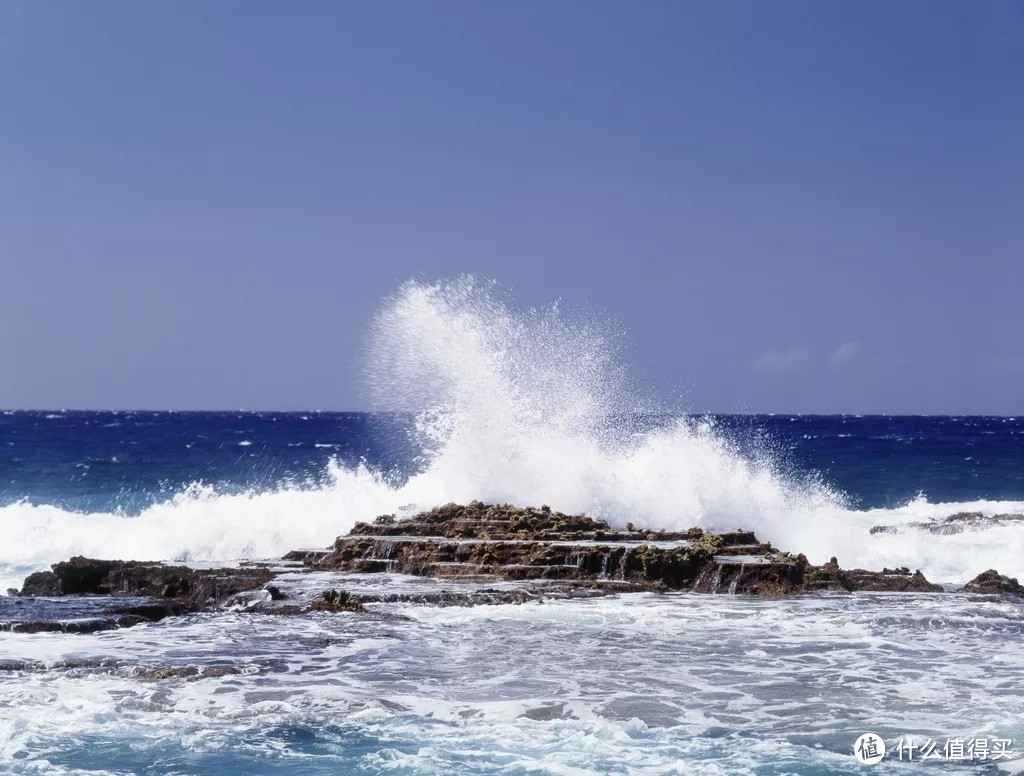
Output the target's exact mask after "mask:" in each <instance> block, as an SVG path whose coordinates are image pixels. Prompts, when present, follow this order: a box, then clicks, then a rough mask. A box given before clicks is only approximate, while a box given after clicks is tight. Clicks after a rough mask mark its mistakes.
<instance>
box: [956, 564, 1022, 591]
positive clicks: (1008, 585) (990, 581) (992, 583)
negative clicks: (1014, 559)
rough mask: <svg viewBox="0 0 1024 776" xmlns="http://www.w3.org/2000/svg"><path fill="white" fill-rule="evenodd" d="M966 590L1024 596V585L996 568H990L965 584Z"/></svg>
mask: <svg viewBox="0 0 1024 776" xmlns="http://www.w3.org/2000/svg"><path fill="white" fill-rule="evenodd" d="M964 592H965V593H983V594H986V595H1009V596H1014V597H1016V598H1024V585H1021V584H1020V583H1019V582H1018V581H1017V580H1016V579H1015V578H1011V577H1007V576H1004V575H1003V574H1000V573H999V572H998V571H996V570H995V569H989V570H988V571H983V572H982V573H980V574H978V576H976V577H975V578H974V579H972V580H971V581H970V582H968V583H967V584H966V585H964Z"/></svg>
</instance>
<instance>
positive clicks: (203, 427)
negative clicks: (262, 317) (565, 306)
mask: <svg viewBox="0 0 1024 776" xmlns="http://www.w3.org/2000/svg"><path fill="white" fill-rule="evenodd" d="M368 351H369V358H368V363H367V364H365V365H361V366H360V368H362V369H363V370H364V371H365V373H366V374H367V379H368V388H369V389H370V394H371V396H372V398H373V400H374V403H375V405H377V406H379V407H381V408H382V410H381V411H380V412H378V413H375V414H360V413H317V412H307V413H248V412H222V413H167V412H139V411H133V412H128V411H123V412H102V413H95V412H73V411H59V410H51V411H39V412H13V411H8V412H3V413H0V589H3V588H6V587H17V586H18V585H20V582H21V580H22V579H23V578H24V576H25V575H26V574H28V573H30V572H32V571H36V570H39V569H42V568H46V567H47V566H48V565H49V564H50V563H53V562H56V561H58V560H62V559H65V558H67V557H69V556H71V555H74V554H85V555H90V556H96V557H116V558H135V559H154V560H178V561H187V562H197V563H198V562H220V563H233V562H237V561H240V560H245V559H267V558H276V557H279V556H280V555H281V554H283V553H284V552H286V551H288V550H291V549H296V548H300V547H322V546H326V545H327V544H329V543H330V542H331V541H333V539H334V537H335V536H337V535H339V534H341V533H344V532H345V531H346V530H347V529H348V528H349V527H350V526H351V525H352V524H353V523H354V522H355V521H356V520H365V519H369V518H372V517H374V516H376V515H378V514H383V513H398V514H403V513H412V512H415V511H418V510H420V509H426V508H429V507H431V506H434V505H436V504H439V503H444V502H447V501H462V502H465V501H469V500H471V499H475V498H479V499H482V500H485V501H497V502H505V501H508V502H512V503H516V504H520V505H538V506H539V505H541V504H549V505H551V506H552V507H554V508H557V509H560V510H563V511H567V512H585V513H587V514H590V515H593V516H597V517H601V518H604V519H607V520H609V521H610V522H612V523H616V524H625V523H626V522H627V521H631V522H634V523H637V524H640V525H646V526H650V527H656V528H685V527H689V526H693V525H700V526H704V527H707V528H737V527H739V528H747V529H753V530H755V531H756V532H757V534H758V536H759V537H760V538H762V539H764V540H769V541H772V542H773V543H774V544H775V545H776V546H778V547H780V548H781V549H788V550H793V551H802V552H805V553H807V554H808V556H809V557H810V558H811V560H812V561H815V562H822V561H825V560H827V559H828V558H829V557H830V556H832V555H835V556H837V557H838V559H839V561H840V563H841V564H842V565H843V566H844V567H858V566H859V567H866V568H873V569H880V568H881V567H883V566H890V567H892V566H908V567H910V568H912V569H914V568H920V569H921V570H922V571H924V572H925V574H926V575H928V576H929V578H931V579H932V580H933V581H939V582H943V583H946V584H947V585H949V587H950V588H955V587H956V586H957V585H959V584H961V583H963V582H965V581H967V580H968V579H970V578H971V577H973V576H975V575H976V574H978V573H979V572H981V571H983V570H985V569H988V568H993V567H994V568H997V569H999V570H1000V571H1001V572H1003V573H1007V574H1010V575H1012V576H1021V577H1024V528H1022V527H1021V526H1019V525H1015V524H1013V523H1007V522H1003V523H999V522H998V521H994V522H991V523H988V524H979V525H976V526H972V527H971V528H970V529H969V530H966V531H963V532H961V533H958V534H950V535H946V534H936V533H933V532H930V531H928V530H927V529H926V527H923V526H922V524H925V523H927V522H928V521H930V520H936V519H942V518H945V517H947V516H949V515H952V514H954V513H957V512H963V511H970V512H981V513H982V514H984V515H988V516H993V515H998V514H1008V513H1021V512H1024V449H1022V448H1024V420H1022V419H1018V418H1001V417H880V416H871V417H860V416H848V415H846V416H830V417H813V416H730V415H726V416H715V417H695V416H691V415H688V414H687V413H686V412H685V411H684V410H683V409H680V408H673V407H667V406H664V405H662V404H660V403H659V402H658V401H656V400H655V399H652V398H651V397H650V396H649V394H648V392H647V391H646V390H645V389H644V386H642V385H638V384H637V382H636V380H635V378H634V377H633V376H632V373H631V370H630V369H629V368H628V366H627V365H626V364H625V362H624V360H623V359H622V357H621V352H620V351H621V338H620V337H619V336H618V335H617V333H616V331H615V328H614V326H612V325H610V324H608V323H607V322H605V321H601V320H599V319H594V318H593V317H587V316H577V315H572V314H569V313H567V312H565V311H564V310H561V309H559V308H558V307H551V308H548V309H543V310H532V309H531V310H523V309H520V308H518V307H516V306H515V305H514V303H513V302H512V301H511V300H510V299H509V298H508V297H507V295H506V294H505V293H504V292H502V291H501V290H500V289H498V288H496V287H495V286H493V284H488V283H481V282H480V281H478V280H474V279H472V278H461V279H458V280H455V281H448V282H444V283H437V284H422V283H411V284H407V285H405V286H403V287H402V288H401V289H400V290H399V291H398V292H397V293H396V294H395V295H394V296H393V297H392V298H390V299H388V300H386V301H385V302H384V303H383V304H382V307H381V312H380V314H379V316H378V317H377V319H376V320H375V322H374V324H373V326H372V327H371V330H370V333H369V348H368ZM877 526H886V527H887V528H888V530H886V531H874V532H872V530H871V529H872V528H874V527H877ZM285 584H286V586H287V587H288V589H289V590H290V591H291V593H292V594H293V595H294V596H296V597H299V598H301V597H303V596H313V595H315V594H316V590H314V589H310V588H309V587H308V585H309V583H308V581H304V575H300V574H294V575H291V577H289V578H287V579H286V580H285ZM332 584H334V585H335V586H340V587H344V588H346V589H350V590H353V591H358V590H360V589H373V590H380V589H384V590H389V591H394V590H416V589H427V588H430V587H431V586H436V585H437V583H436V582H433V581H431V580H423V579H414V578H406V577H397V576H391V575H365V576H355V577H338V578H337V579H334V580H332ZM452 585H455V583H449V584H447V585H446V586H447V587H451V586H452ZM23 605H25V604H22V603H19V602H18V600H17V599H14V598H0V620H2V619H5V618H8V619H9V618H12V617H15V616H17V615H16V607H18V606H23ZM53 605H58V603H54V604H53ZM61 605H63V604H61ZM74 605H75V606H78V605H82V604H74ZM370 608H371V611H370V613H369V614H336V615H329V614H320V615H309V616H303V617H301V618H283V617H271V616H267V615H260V614H255V613H247V612H245V611H229V612H223V613H218V614H207V615H200V616H194V617H188V618H174V619H170V620H165V621H163V622H161V623H156V624H151V625H144V626H137V627H135V628H130V629H125V630H120V631H112V632H104V633H97V634H92V635H64V634H31V635H30V634H18V633H7V632H0V773H13V774H29V773H33V774H36V773H41V774H119V775H120V774H262V773H266V774H270V773H275V774H276V773H295V774H348V773H367V774H382V773H396V774H428V773H437V774H449V773H454V774H461V773H466V774H508V775H515V776H518V775H519V774H547V773H550V774H572V775H574V776H575V775H577V774H634V773H636V774H684V773H685V774H689V773H697V774H705V773H708V774H717V773H721V774H773V775H774V774H832V773H863V772H866V771H868V770H870V768H869V767H868V766H862V765H859V764H858V763H857V762H856V760H855V759H854V758H853V756H852V753H851V747H852V744H853V742H854V740H855V739H856V737H857V736H858V735H859V734H860V733H865V732H873V733H877V734H879V735H881V736H882V737H883V738H884V739H885V740H886V743H887V745H888V746H889V747H890V748H892V747H894V746H895V745H896V743H897V741H898V740H899V739H900V738H901V737H907V736H913V737H914V738H915V739H917V740H919V742H923V741H925V740H927V739H928V738H932V739H935V740H937V741H938V742H939V749H940V750H941V748H942V744H944V743H945V740H946V738H957V737H959V738H966V739H970V738H976V737H985V738H988V739H1011V740H1013V741H1014V744H1013V745H1011V747H1010V749H1011V752H1012V756H1011V758H1010V759H1000V760H999V761H998V762H993V761H991V760H988V761H986V762H984V763H981V762H977V761H975V762H945V761H942V762H940V761H929V762H925V763H921V762H920V760H919V759H915V761H913V762H902V763H901V762H898V761H894V757H895V755H893V754H892V753H891V752H890V755H889V756H887V758H886V760H885V761H883V763H882V764H881V765H877V766H873V767H874V769H875V770H877V771H878V772H882V773H888V772H891V773H904V774H914V773H919V772H934V771H937V770H941V771H944V772H945V771H951V772H965V773H966V772H990V771H1009V772H1015V769H1019V768H1021V767H1022V762H1024V761H1022V760H1021V756H1022V754H1024V723H1022V720H1024V692H1022V691H1021V689H1020V688H1021V687H1024V658H1022V657H1021V652H1020V649H1019V645H1020V643H1021V637H1022V629H1024V606H1022V605H1020V604H1017V603H1013V602H1010V601H1003V600H987V599H979V598H976V597H970V596H967V595H963V594H959V593H948V594H942V595H921V596H915V597H900V596H891V595H884V594H874V595H870V594H857V595H852V596H822V597H812V598H803V599H799V600H790V601H765V600H758V599H748V598H744V597H740V596H728V595H721V596H690V595H683V594H666V595H648V594H644V595H627V596H616V597H609V598H602V599H597V600H577V601H551V602H537V603H530V604H523V605H507V606H479V607H473V608H437V607H431V606H425V605H413V604H401V605H394V604H392V605H374V606H372V607H370ZM69 611H70V610H69ZM72 614H73V613H72ZM69 616H72V615H71V614H69ZM149 669H160V670H165V669H175V670H170V671H164V673H162V674H153V673H152V672H149ZM180 669H185V670H180Z"/></svg>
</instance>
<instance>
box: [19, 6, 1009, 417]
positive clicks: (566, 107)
mask: <svg viewBox="0 0 1024 776" xmlns="http://www.w3.org/2000/svg"><path fill="white" fill-rule="evenodd" d="M0 99H2V105H3V110H2V111H0V169H2V170H3V174H2V175H0V294H2V302H3V304H2V305H0V406H8V407H81V408H100V407H110V408H114V407H146V408H236V407H245V408H279V409H300V408H301V409H307V408H323V409H332V408H338V409H346V408H359V407H362V406H364V395H363V392H362V391H361V388H360V382H359V375H358V370H357V364H358V361H359V357H360V354H361V350H362V347H363V342H364V335H365V331H366V326H367V324H368V322H369V320H370V318H371V317H372V315H373V312H374V310H375V309H376V306H377V304H378V303H379V300H380V298H381V297H382V296H383V295H385V294H387V293H389V292H391V291H393V290H394V289H395V288H396V286H397V285H398V284H399V283H401V282H402V281H404V280H406V279H408V278H410V277H425V278H436V277H443V276H448V275H454V274H457V273H460V272H474V273H477V274H481V275H484V276H488V277H494V278H496V279H498V280H499V281H500V282H501V283H502V284H503V285H505V286H507V287H508V288H510V289H511V290H512V291H513V293H514V294H515V295H516V296H517V297H518V298H519V299H520V300H522V302H523V303H524V304H541V303H545V302H549V301H551V300H554V299H556V298H558V299H561V300H562V304H564V305H566V306H569V307H586V308H589V309H592V310H596V311H600V312H601V313H602V314H607V315H608V316H611V317H613V318H615V319H617V320H619V321H620V322H621V323H622V324H623V326H624V327H625V328H626V329H627V330H628V334H629V342H630V357H631V360H632V361H633V363H634V364H635V365H636V368H637V370H638V371H639V372H640V373H641V374H642V375H643V379H644V380H645V381H649V382H650V383H652V384H653V385H654V386H656V388H657V390H658V391H660V392H661V393H663V394H664V395H665V396H666V397H672V398H679V399H680V400H681V401H682V402H683V403H684V404H685V405H686V406H688V407H689V408H691V409H694V410H699V411H704V410H713V411H728V412H735V411H740V412H758V411H778V412H844V411H845V412H904V413H907V412H930V413H935V412H947V413H994V414H995V413H1003V414H1021V413H1024V343H1022V342H1021V333H1022V331H1024V325H1022V324H1024V312H1022V308H1021V295H1022V294H1021V290H1022V289H1024V140H1022V138H1024V2H1020V0H1007V1H1005V2H976V1H974V0H971V1H969V2H968V1H966V0H965V1H964V2H955V3H952V2H943V1H941V0H936V1H935V2H900V3H888V2H862V3H819V2H796V1H794V2H773V3H769V2H764V3H739V2H706V3H705V2H653V0H651V1H645V2H640V3H620V2H607V3H605V2H571V1H570V0H562V1H560V2H557V3H550V2H517V3H497V2H441V3H427V2H392V3H369V2H345V3H335V2H305V3H301V4H295V3H284V2H275V3H268V2H252V1H250V0H246V2H227V1H225V2H219V3H170V2H162V3H136V2H129V1H127V0H125V1H119V0H110V1H109V2H104V3H85V2H54V3H36V2H28V1H25V2H18V1H17V0H6V1H5V2H3V3H0Z"/></svg>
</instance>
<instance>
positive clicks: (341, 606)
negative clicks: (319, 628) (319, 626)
mask: <svg viewBox="0 0 1024 776" xmlns="http://www.w3.org/2000/svg"><path fill="white" fill-rule="evenodd" d="M362 608H363V605H362V603H360V601H359V600H358V599H356V598H353V597H352V596H351V595H349V594H348V593H347V592H346V591H344V590H333V589H332V590H324V592H323V595H322V596H321V597H320V598H319V599H318V600H316V601H313V603H311V604H310V605H309V610H310V611H313V612H358V611H359V610H360V609H362Z"/></svg>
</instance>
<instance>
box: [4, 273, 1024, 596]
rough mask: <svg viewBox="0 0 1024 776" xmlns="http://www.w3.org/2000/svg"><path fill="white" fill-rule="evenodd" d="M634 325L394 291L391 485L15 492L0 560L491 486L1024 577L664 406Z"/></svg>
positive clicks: (376, 379)
mask: <svg viewBox="0 0 1024 776" xmlns="http://www.w3.org/2000/svg"><path fill="white" fill-rule="evenodd" d="M621 341H622V338H621V335H620V334H619V333H618V332H617V331H616V330H615V329H614V327H612V326H610V325H609V324H607V323H606V322H604V321H602V320H600V319H599V318H597V317H595V316H587V315H574V314H570V313H567V312H566V311H564V310H562V309H560V307H559V306H558V305H553V306H551V307H548V308H544V309H526V310H523V309H520V308H517V307H515V306H514V305H513V304H512V303H511V302H510V301H509V300H508V299H507V297H506V295H505V293H504V292H503V291H502V290H501V289H500V288H499V287H498V286H496V285H495V284H493V283H490V282H482V281H479V280H477V279H474V278H472V277H463V278H459V279H456V280H452V281H444V282H438V283H421V282H410V283H407V284H405V285H404V286H402V287H401V289H400V290H399V291H398V292H397V293H396V294H395V295H394V296H393V297H392V298H390V299H388V300H387V301H386V303H385V304H384V305H383V307H382V309H381V311H380V313H379V314H378V316H377V318H376V320H375V322H374V324H373V327H372V329H371V334H370V338H369V342H370V346H369V348H368V359H367V365H366V372H367V378H368V385H369V388H370V390H371V393H372V397H373V400H374V402H375V404H376V405H377V406H378V407H380V408H382V409H387V410H395V411H401V412H408V413H410V417H413V418H414V420H413V421H412V422H411V423H410V428H409V433H410V434H411V435H413V436H414V437H415V441H416V442H417V444H418V445H419V446H420V448H421V449H422V450H423V457H422V461H421V465H420V468H419V470H418V471H416V472H414V473H412V474H411V475H409V476H408V477H407V478H405V479H404V480H403V481H401V482H400V483H398V484H395V482H394V480H393V478H391V477H384V476H383V475H382V474H381V473H378V472H374V471H370V470H368V469H367V468H365V467H363V466H360V467H345V466H343V465H341V464H339V463H336V462H332V464H331V466H330V472H329V474H330V476H329V478H328V481H327V483H326V484H325V485H323V486H321V487H318V488H315V489H312V488H289V487H283V488H281V489H278V490H275V491H271V492H254V493H249V494H242V495H237V494H235V495H225V494H218V493H215V492H213V491H212V490H211V489H209V488H205V487H202V486H198V485H196V486H192V487H190V488H188V489H187V490H186V491H184V492H183V493H180V494H179V495H178V496H176V497H175V498H173V499H171V500H170V501H167V502H164V503H161V504H157V505H154V506H151V507H149V508H148V509H146V510H144V511H143V512H142V513H141V514H140V515H138V516H136V517H126V516H122V515H118V514H113V513H105V514H88V515H82V514H77V513H73V512H68V511H65V510H62V509H60V508H58V507H54V506H46V505H42V506H39V505H31V504H28V503H20V504H14V505H9V506H6V507H3V508H0V532H2V536H3V539H4V541H3V543H2V549H0V576H2V581H3V582H7V583H9V584H14V583H16V581H17V580H19V579H20V577H22V576H23V575H24V574H25V573H27V572H28V571H32V570H36V569H39V568H42V567H45V566H46V565H47V564H49V563H52V562H55V561H57V560H60V559H62V558H66V557H68V556H70V555H73V554H85V555H93V556H105V557H119V558H134V559H139V560H146V559H152V560H158V559H159V560H174V559H190V560H199V559H205V560H234V559H240V558H266V557H274V556H278V555H280V554H281V553H283V552H285V551H287V550H290V549H294V548H297V547H309V546H324V545H326V544H328V543H330V542H331V541H332V540H333V539H334V537H335V536H337V535H338V534H341V533H344V532H345V531H347V530H348V528H350V527H351V525H352V524H353V523H354V522H355V521H356V520H363V519H368V518H371V517H373V516H375V515H377V514H382V513H394V512H399V513H401V512H408V511H413V510H418V509H424V508H429V507H431V506H435V505H437V504H441V503H445V502H448V501H459V502H465V501H469V500H472V499H481V500H483V501H491V502H511V503H515V504H520V505H540V504H549V505H550V506H552V507H554V508H556V509H559V510H562V511H566V512H584V513H587V514H590V515H593V516H597V517H601V518H604V519H606V520H609V521H610V522H612V523H614V524H620V525H621V524H625V523H626V522H627V521H632V522H635V523H638V524H642V525H645V526H650V527H653V528H683V527H689V526H693V525H699V526H703V527H707V528H737V527H742V528H750V529H754V530H755V531H756V532H757V533H758V535H759V536H760V537H761V538H763V539H766V540H770V541H772V542H773V543H774V544H776V545H777V546H779V547H781V548H784V549H792V550H795V551H803V552H806V553H807V554H808V555H809V556H810V557H811V559H812V560H813V561H818V562H820V561H823V560H827V559H828V557H829V556H830V555H836V556H838V557H839V560H840V562H841V563H842V564H843V565H844V566H846V567H852V566H866V567H870V568H879V567H881V566H883V565H889V566H898V565H906V566H910V567H912V568H921V569H922V570H923V571H925V573H926V574H929V575H930V576H933V577H935V578H937V579H940V580H948V581H956V580H963V579H966V578H969V577H970V576H973V575H974V574H976V573H978V572H979V571H981V570H983V569H985V568H988V567H990V566H992V565H996V566H997V567H998V568H999V569H1000V570H1001V571H1004V573H1017V574H1021V573H1024V560H1022V559H1024V532H1022V531H1020V530H1015V529H1014V528H1013V527H1007V526H999V527H993V528H990V529H987V530H984V531H974V532H967V533H964V534H960V535H957V536H947V537H936V536H932V535H916V534H914V533H913V532H912V531H911V532H904V533H901V534H887V533H876V534H872V533H870V528H871V527H872V526H874V525H878V524H880V523H882V524H884V523H900V522H913V521H914V520H920V519H922V517H924V518H927V517H929V516H933V515H939V516H945V515H949V514H951V513H953V512H956V511H961V510H963V509H972V510H978V511H983V512H989V513H994V512H1009V511H1018V512H1019V511H1024V504H1012V503H1009V504H1008V503H990V502H985V503H978V504H972V505H964V504H958V505H957V504H953V505H935V504H929V503H928V502H927V501H924V500H923V499H919V500H917V501H914V502H911V503H910V504H907V505H905V506H904V507H901V508H900V509H895V510H870V511H853V510H850V509H849V508H847V506H846V503H845V499H844V497H843V495H842V494H841V493H838V492H836V491H835V490H833V489H831V488H830V487H828V486H827V485H826V484H825V483H824V482H823V481H821V480H820V479H819V478H816V477H814V476H807V475H797V474H794V473H791V472H787V471H785V470H784V469H783V468H782V467H780V465H779V464H778V463H777V461H776V459H775V458H774V457H773V456H772V455H770V454H768V453H765V454H762V455H751V454H750V453H741V452H740V451H739V450H738V449H736V448H735V447H734V445H733V444H732V443H731V442H730V441H729V440H728V439H727V438H725V436H723V435H722V434H720V433H718V432H716V429H715V427H714V425H713V424H712V423H710V422H709V421H703V420H699V419H693V418H688V417H686V416H684V415H680V414H678V413H675V412H673V410H674V408H670V407H665V406H662V405H659V404H658V403H657V402H656V401H654V400H653V399H651V398H650V397H649V396H648V395H647V394H646V393H645V391H644V390H643V389H642V386H639V385H638V384H637V382H636V380H635V379H634V377H633V376H632V375H631V373H630V372H629V371H628V369H627V368H626V367H625V362H624V361H623V359H622V358H621Z"/></svg>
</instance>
